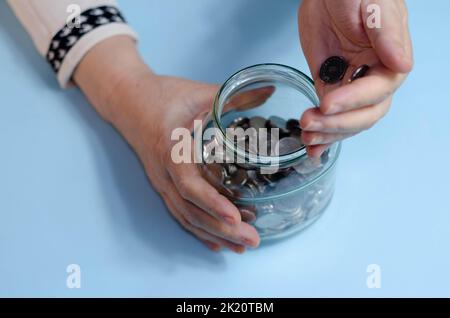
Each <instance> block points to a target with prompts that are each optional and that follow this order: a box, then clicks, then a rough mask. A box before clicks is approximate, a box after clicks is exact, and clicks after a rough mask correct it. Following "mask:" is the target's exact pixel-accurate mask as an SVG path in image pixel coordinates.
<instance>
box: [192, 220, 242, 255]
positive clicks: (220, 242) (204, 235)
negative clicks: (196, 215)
mask: <svg viewBox="0 0 450 318" xmlns="http://www.w3.org/2000/svg"><path fill="white" fill-rule="evenodd" d="M187 230H188V231H189V232H191V233H192V234H194V235H195V236H196V237H198V238H199V239H200V240H202V241H206V242H214V243H213V244H214V245H215V246H219V247H220V246H225V247H226V248H228V249H229V250H231V251H233V252H235V253H238V254H242V253H244V252H245V246H242V245H238V244H234V243H231V242H229V241H226V240H224V239H222V238H220V237H217V236H213V235H212V234H210V233H208V232H206V231H204V230H202V229H200V228H197V227H194V226H192V225H188V226H187Z"/></svg>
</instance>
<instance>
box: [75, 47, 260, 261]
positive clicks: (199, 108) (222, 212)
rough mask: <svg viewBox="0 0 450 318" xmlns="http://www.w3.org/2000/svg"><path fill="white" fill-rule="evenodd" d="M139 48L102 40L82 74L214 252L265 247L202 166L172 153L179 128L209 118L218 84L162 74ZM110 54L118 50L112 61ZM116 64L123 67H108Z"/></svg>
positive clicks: (180, 217) (171, 203)
mask: <svg viewBox="0 0 450 318" xmlns="http://www.w3.org/2000/svg"><path fill="white" fill-rule="evenodd" d="M124 41H125V43H124ZM134 50H135V48H134V43H130V40H129V39H119V40H118V39H117V38H116V39H110V40H107V41H105V42H102V43H101V44H99V45H98V47H96V48H94V50H93V51H92V52H90V53H89V55H88V56H87V57H86V58H85V59H84V60H83V62H82V63H81V64H80V67H79V69H78V70H77V73H76V74H75V80H76V81H77V83H78V84H79V86H80V87H81V88H82V90H83V91H84V92H85V94H86V95H87V96H88V98H89V99H90V100H91V102H92V103H93V104H94V106H95V107H96V108H97V110H98V111H99V113H100V114H102V116H103V117H104V118H105V119H107V120H108V121H110V122H111V123H113V125H115V126H116V127H117V129H118V130H119V131H120V132H121V133H122V134H123V135H124V137H125V138H126V139H127V141H128V142H129V143H130V145H131V146H132V147H133V148H134V149H135V151H136V153H137V154H138V156H139V158H140V159H141V161H142V163H143V166H144V168H145V171H146V173H147V175H148V177H149V179H150V181H151V182H152V184H153V186H154V188H155V189H156V190H157V191H158V192H159V194H160V195H161V196H162V198H163V200H164V202H165V203H166V205H167V207H168V209H169V211H170V212H171V214H172V215H173V217H174V218H175V219H176V220H177V221H178V222H179V223H180V224H181V225H182V226H183V227H184V228H185V229H187V230H188V231H189V232H191V233H192V234H194V235H195V236H196V237H198V238H199V239H200V240H201V241H203V242H204V243H205V244H206V245H207V246H208V247H209V248H211V249H212V250H219V249H220V248H221V247H226V248H229V249H231V250H233V251H235V252H237V253H242V252H244V250H245V248H246V247H256V246H258V244H259V236H258V233H257V232H256V230H255V228H254V227H253V226H251V225H249V224H247V223H245V222H242V221H241V217H240V213H239V210H238V209H237V208H236V207H235V206H234V205H233V204H232V203H231V202H230V201H229V200H228V199H227V198H226V197H224V196H222V195H221V194H219V193H218V191H217V190H216V189H215V188H213V187H212V186H211V185H210V184H209V183H208V182H207V181H206V180H204V179H203V178H202V176H201V174H200V172H199V170H198V168H197V166H196V165H195V164H194V163H190V164H189V163H183V164H175V163H174V162H173V160H172V158H171V150H172V146H173V142H172V141H171V133H172V131H173V130H174V129H175V128H180V127H184V128H188V129H189V130H191V129H192V126H193V122H194V120H195V119H203V117H204V116H205V114H206V113H207V112H209V111H210V109H211V107H212V103H213V99H214V97H215V94H216V92H217V89H218V87H217V86H216V85H207V84H203V83H197V82H193V81H188V80H183V79H179V78H173V77H164V76H157V75H155V74H153V73H152V72H151V71H150V70H149V69H148V68H147V67H146V66H145V64H144V63H143V62H142V61H140V59H139V57H138V54H137V53H136V52H135V51H134ZM121 51H122V52H121ZM130 51H131V52H130ZM108 52H114V53H108ZM109 54H114V56H113V57H111V59H112V60H111V61H110V63H108V62H107V60H108V58H110V57H109ZM116 54H117V56H116ZM122 60H123V61H124V63H121V62H120V61H122ZM133 60H134V61H136V62H135V63H131V62H125V61H133ZM118 61H119V62H118ZM102 64H104V65H102ZM113 64H115V65H119V66H120V67H119V69H118V70H112V69H108V67H110V68H111V65H113ZM124 64H125V65H124ZM105 71H106V72H107V73H109V74H105ZM96 74H101V75H96ZM96 76H100V78H95V77H96ZM105 79H107V80H106V81H105ZM106 82H107V83H110V84H104V83H106ZM104 85H106V86H104ZM101 92H104V93H101ZM99 96H100V97H99ZM250 101H251V99H250ZM247 104H248V103H247ZM250 104H251V103H250ZM149 213H150V211H149Z"/></svg>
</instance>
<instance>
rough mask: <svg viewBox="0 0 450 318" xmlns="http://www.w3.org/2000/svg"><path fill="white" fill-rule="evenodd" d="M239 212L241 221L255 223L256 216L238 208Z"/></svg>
mask: <svg viewBox="0 0 450 318" xmlns="http://www.w3.org/2000/svg"><path fill="white" fill-rule="evenodd" d="M239 212H241V218H242V221H244V222H247V223H253V222H255V221H256V215H255V213H253V212H252V211H250V210H248V209H246V208H239Z"/></svg>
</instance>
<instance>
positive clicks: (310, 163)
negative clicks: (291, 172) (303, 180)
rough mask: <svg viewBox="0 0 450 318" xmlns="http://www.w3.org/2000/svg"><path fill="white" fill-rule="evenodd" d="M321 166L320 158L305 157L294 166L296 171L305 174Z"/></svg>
mask: <svg viewBox="0 0 450 318" xmlns="http://www.w3.org/2000/svg"><path fill="white" fill-rule="evenodd" d="M321 167H322V162H321V160H320V158H307V159H305V160H303V161H302V162H300V163H299V164H298V165H296V166H294V169H295V171H297V173H299V174H302V175H305V174H310V173H313V172H314V171H316V170H318V169H320V168H321Z"/></svg>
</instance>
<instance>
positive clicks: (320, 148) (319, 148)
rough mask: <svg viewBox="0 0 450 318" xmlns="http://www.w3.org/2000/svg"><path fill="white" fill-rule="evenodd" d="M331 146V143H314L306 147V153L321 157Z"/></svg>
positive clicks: (310, 155) (313, 156)
mask: <svg viewBox="0 0 450 318" xmlns="http://www.w3.org/2000/svg"><path fill="white" fill-rule="evenodd" d="M329 147H330V145H314V146H308V147H306V153H307V154H308V156H309V157H312V158H319V157H320V156H322V154H323V153H324V152H325V150H327V149H328V148H329Z"/></svg>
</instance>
